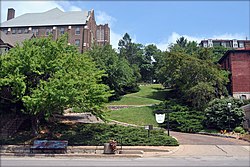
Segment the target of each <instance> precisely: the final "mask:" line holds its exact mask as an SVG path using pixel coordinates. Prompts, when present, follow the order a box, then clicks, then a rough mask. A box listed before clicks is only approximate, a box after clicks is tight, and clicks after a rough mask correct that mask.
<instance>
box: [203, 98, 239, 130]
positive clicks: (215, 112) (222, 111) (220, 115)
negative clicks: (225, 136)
mask: <svg viewBox="0 0 250 167" xmlns="http://www.w3.org/2000/svg"><path fill="white" fill-rule="evenodd" d="M228 103H231V108H228ZM243 105H244V102H243V101H242V100H239V99H233V98H225V99H214V100H212V101H211V102H209V104H208V107H207V108H206V109H205V114H206V119H205V125H206V126H207V128H215V129H218V130H224V129H227V130H231V129H234V128H235V127H237V126H240V125H241V124H242V121H243V120H244V118H243V117H244V111H243V110H242V109H241V108H240V107H241V106H243Z"/></svg>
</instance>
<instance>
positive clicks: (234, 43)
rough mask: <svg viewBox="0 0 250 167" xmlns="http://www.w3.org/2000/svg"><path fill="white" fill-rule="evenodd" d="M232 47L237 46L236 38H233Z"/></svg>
mask: <svg viewBox="0 0 250 167" xmlns="http://www.w3.org/2000/svg"><path fill="white" fill-rule="evenodd" d="M233 47H234V48H237V47H238V42H237V39H233Z"/></svg>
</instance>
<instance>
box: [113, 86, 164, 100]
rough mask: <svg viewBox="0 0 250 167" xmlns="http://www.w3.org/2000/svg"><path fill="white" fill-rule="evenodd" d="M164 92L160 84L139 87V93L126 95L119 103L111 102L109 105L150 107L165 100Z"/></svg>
mask: <svg viewBox="0 0 250 167" xmlns="http://www.w3.org/2000/svg"><path fill="white" fill-rule="evenodd" d="M166 91H167V90H165V89H164V88H163V87H162V85H160V84H151V85H141V86H140V91H139V92H136V93H131V94H127V95H125V96H123V97H122V99H121V100H119V101H113V102H111V103H109V105H152V104H158V103H160V102H162V101H163V100H164V99H165V92H166Z"/></svg>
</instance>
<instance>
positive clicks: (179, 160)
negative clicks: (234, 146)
mask: <svg viewBox="0 0 250 167" xmlns="http://www.w3.org/2000/svg"><path fill="white" fill-rule="evenodd" d="M11 166H12V167H16V166H23V167H30V166H32V167H45V166H46V167H48V166H50V167H52V166H72V167H74V166H75V167H78V166H82V167H90V166H100V167H112V166H116V167H131V166H133V167H136V166H145V167H150V166H152V167H153V166H154V167H156V166H157V167H163V166H193V167H195V166H233V167H238V166H249V159H248V158H247V157H225V156H223V157H219V158H218V157H211V156H209V157H207V156H200V157H167V158H147V159H143V158H137V159H128V158H127V159H120V158H118V159H110V158H108V159H53V158H43V159H36V158H5V159H1V167H11Z"/></svg>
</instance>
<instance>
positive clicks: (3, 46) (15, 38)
mask: <svg viewBox="0 0 250 167" xmlns="http://www.w3.org/2000/svg"><path fill="white" fill-rule="evenodd" d="M0 37H1V38H0V55H1V54H4V53H6V52H8V50H10V49H11V48H12V47H14V46H15V45H16V44H19V45H22V42H23V41H25V40H29V39H31V38H34V37H35V36H34V34H10V35H6V34H5V33H4V32H2V31H0Z"/></svg>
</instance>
